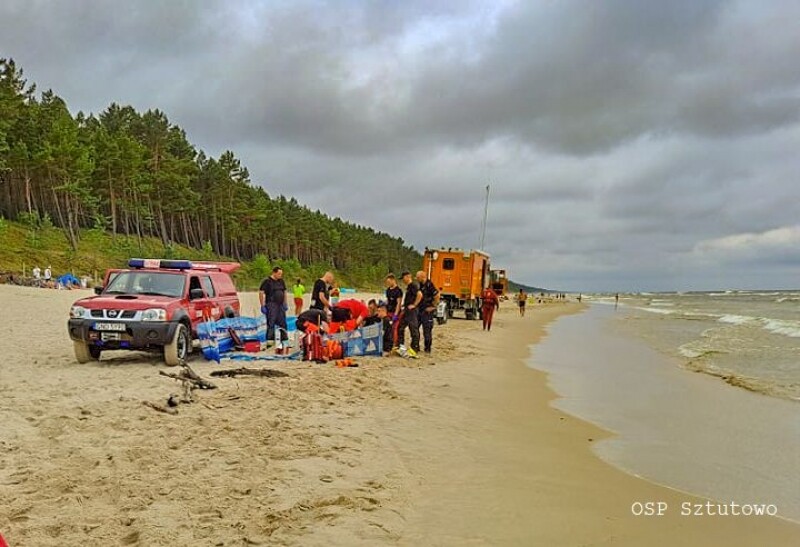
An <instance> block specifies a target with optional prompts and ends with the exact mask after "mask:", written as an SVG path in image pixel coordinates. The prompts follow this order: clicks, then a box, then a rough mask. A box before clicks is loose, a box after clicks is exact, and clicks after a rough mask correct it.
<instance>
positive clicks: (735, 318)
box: [717, 314, 757, 325]
mask: <svg viewBox="0 0 800 547" xmlns="http://www.w3.org/2000/svg"><path fill="white" fill-rule="evenodd" d="M717 321H719V322H720V323H730V324H732V325H746V324H748V323H752V322H754V321H757V319H756V318H755V317H750V316H748V315H733V314H729V315H723V316H722V317H720V318H719V319H717Z"/></svg>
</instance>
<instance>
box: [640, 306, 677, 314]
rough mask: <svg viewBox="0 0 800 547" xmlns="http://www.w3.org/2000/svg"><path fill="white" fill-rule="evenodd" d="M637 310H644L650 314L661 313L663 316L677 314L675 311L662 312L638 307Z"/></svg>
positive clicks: (659, 309)
mask: <svg viewBox="0 0 800 547" xmlns="http://www.w3.org/2000/svg"><path fill="white" fill-rule="evenodd" d="M635 309H637V310H642V311H646V312H650V313H660V314H661V315H672V314H674V313H675V311H674V310H662V309H661V308H642V307H636V308H635Z"/></svg>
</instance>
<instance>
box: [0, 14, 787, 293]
mask: <svg viewBox="0 0 800 547" xmlns="http://www.w3.org/2000/svg"><path fill="white" fill-rule="evenodd" d="M798 21H800V2H797V1H792V0H787V1H784V2H772V1H758V2H755V1H747V2H736V1H702V0H671V1H669V2H664V1H661V0H658V1H656V0H653V1H650V2H647V1H644V0H631V1H611V0H604V1H602V2H601V1H597V2H595V1H589V0H583V1H569V0H541V1H529V2H513V1H463V0H462V1H451V2H437V1H433V0H419V1H414V0H412V1H409V0H404V1H402V2H401V1H393V0H374V1H363V2H356V1H345V0H340V1H331V2H301V1H296V0H291V1H285V2H279V1H275V2H244V1H242V2H236V1H231V0H224V1H223V0H220V1H216V2H215V1H176V0H171V1H169V2H161V1H136V0H128V1H125V2H123V1H118V2H111V1H95V2H81V1H77V0H75V1H69V2H55V1H53V2H42V1H31V0H3V1H2V2H0V56H4V57H13V58H14V59H15V60H16V61H17V62H18V64H20V65H21V66H22V67H23V69H24V70H25V72H26V76H27V77H28V78H29V80H30V81H33V82H36V83H37V84H38V86H39V89H47V88H53V89H54V90H55V91H56V92H57V93H58V94H60V95H61V96H62V97H64V98H65V99H66V101H67V103H68V104H69V106H70V108H71V109H72V110H73V111H75V112H76V111H77V110H83V111H85V112H99V111H101V110H103V109H104V108H105V107H106V106H107V105H108V104H109V103H110V102H112V101H115V102H118V103H122V104H132V105H134V106H135V107H136V108H138V109H142V110H144V109H147V108H160V109H162V110H164V111H165V112H166V113H167V114H168V116H169V117H170V119H171V120H172V121H173V122H174V123H176V124H178V125H180V126H182V127H183V128H184V129H186V131H187V133H188V135H189V138H190V140H191V141H192V142H193V143H195V144H197V145H198V146H199V147H200V148H202V149H204V150H205V151H206V152H208V153H210V154H214V155H217V154H219V153H221V152H222V151H224V150H226V149H231V150H233V151H234V152H235V153H236V154H237V155H238V156H239V157H240V158H241V159H242V160H243V162H244V163H245V164H246V165H247V166H248V168H249V169H250V173H251V175H252V179H253V182H254V183H256V184H261V185H263V186H264V187H265V188H266V189H267V190H268V191H269V192H270V194H272V195H277V194H280V193H282V194H285V195H292V196H295V197H297V199H298V200H299V201H301V202H302V203H305V204H307V205H309V206H310V207H312V208H315V209H316V208H319V209H322V210H323V211H325V212H327V213H329V214H331V215H338V216H341V217H343V218H345V219H349V220H351V221H354V222H357V223H360V224H366V225H370V226H373V227H375V228H376V229H379V230H383V231H386V232H389V233H391V234H393V235H398V236H401V237H403V238H404V239H405V240H406V241H407V242H409V243H411V244H413V245H414V246H415V247H417V248H418V249H421V248H424V247H425V246H426V245H429V246H463V247H475V246H476V245H477V244H478V241H479V237H480V234H479V232H480V226H481V218H482V214H483V199H484V188H485V186H486V185H487V184H491V201H490V207H489V222H488V230H487V234H486V249H487V250H488V251H489V252H490V253H491V254H492V257H493V263H494V265H495V266H496V267H505V268H507V269H508V270H509V272H510V276H511V278H512V279H515V280H518V281H521V282H526V283H529V284H534V285H537V286H544V287H551V288H558V289H563V290H583V291H599V290H608V291H617V290H620V291H623V290H671V289H677V290H690V289H718V288H797V287H798V286H800V282H798V279H799V275H798V274H800V199H798V198H800V180H798V178H799V174H800V32H798V27H797V22H798Z"/></svg>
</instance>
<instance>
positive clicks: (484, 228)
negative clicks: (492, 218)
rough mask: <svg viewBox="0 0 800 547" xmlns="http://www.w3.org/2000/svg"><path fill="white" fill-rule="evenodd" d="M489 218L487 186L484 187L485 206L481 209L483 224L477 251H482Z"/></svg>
mask: <svg viewBox="0 0 800 547" xmlns="http://www.w3.org/2000/svg"><path fill="white" fill-rule="evenodd" d="M487 218H489V185H488V184H487V185H486V205H485V206H484V208H483V224H482V225H481V245H480V247H479V249H480V250H481V251H482V250H483V245H484V243H485V242H486V219H487Z"/></svg>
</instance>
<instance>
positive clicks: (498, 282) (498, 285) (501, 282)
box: [490, 270, 508, 298]
mask: <svg viewBox="0 0 800 547" xmlns="http://www.w3.org/2000/svg"><path fill="white" fill-rule="evenodd" d="M490 278H491V280H492V281H491V283H492V284H491V287H492V290H493V291H494V292H495V294H497V296H498V297H499V298H502V297H504V296H506V294H508V276H507V275H506V271H505V270H491V272H490Z"/></svg>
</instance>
